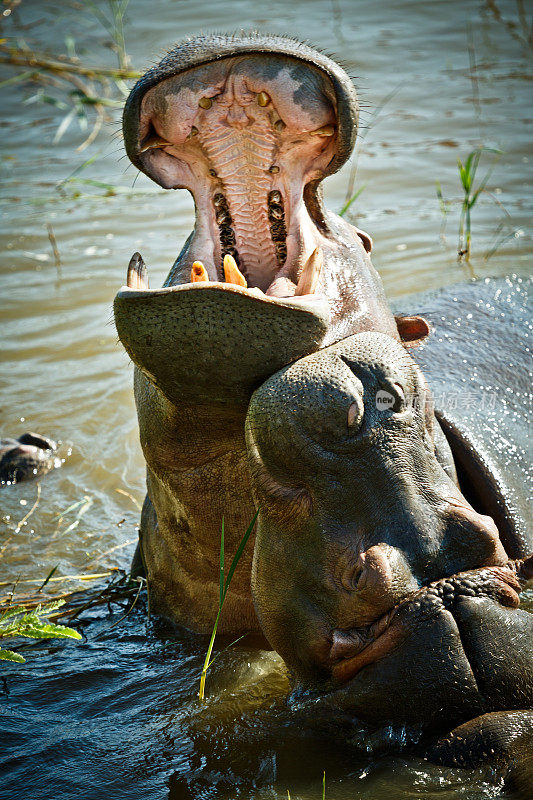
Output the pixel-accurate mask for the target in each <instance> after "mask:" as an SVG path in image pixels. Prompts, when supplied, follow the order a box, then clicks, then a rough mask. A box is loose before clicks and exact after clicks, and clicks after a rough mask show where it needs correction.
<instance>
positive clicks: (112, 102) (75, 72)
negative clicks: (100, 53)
mask: <svg viewBox="0 0 533 800" xmlns="http://www.w3.org/2000/svg"><path fill="white" fill-rule="evenodd" d="M128 3H129V0H108V7H109V13H108V14H105V13H104V12H103V11H102V9H101V8H99V7H98V6H97V5H96V4H95V3H93V2H90V0H85V6H86V7H87V8H88V9H89V10H90V11H91V12H92V14H93V15H94V16H95V17H96V18H97V19H98V21H99V22H100V23H101V25H102V26H103V28H104V29H105V30H106V31H107V33H108V34H109V35H110V36H111V38H112V45H111V47H112V49H113V50H114V51H115V53H116V55H117V60H118V66H117V67H115V68H112V67H98V66H95V65H94V66H93V65H84V64H82V63H81V62H80V59H79V58H78V56H77V55H76V40H75V38H74V37H72V36H67V37H66V38H65V46H66V49H67V53H66V54H64V55H59V56H55V55H54V56H51V55H49V54H48V53H43V52H39V51H37V50H35V49H32V48H30V47H28V45H27V44H26V43H25V42H24V41H23V40H20V39H19V38H4V39H2V40H0V64H8V65H10V66H13V67H22V68H24V72H22V73H20V74H19V75H15V76H13V77H12V78H8V79H7V80H5V81H3V82H2V83H0V88H3V87H5V86H7V85H10V84H13V83H18V82H23V81H31V82H33V83H35V84H37V85H38V87H39V88H38V90H37V92H36V93H35V94H33V95H31V96H30V97H28V98H26V100H24V103H25V104H26V105H28V104H31V103H45V104H48V105H51V106H54V107H55V108H57V109H58V110H59V111H66V114H65V115H64V116H63V118H62V119H61V122H60V123H59V125H58V128H57V130H56V133H55V136H54V140H53V141H54V144H58V143H59V142H60V141H61V139H62V138H63V136H64V134H65V133H66V131H67V130H68V128H69V127H70V125H71V124H72V122H74V121H77V123H78V125H79V127H80V130H81V131H82V132H83V133H84V134H85V133H87V135H86V137H85V139H84V140H83V141H82V143H81V144H80V145H79V146H78V147H77V148H76V150H77V152H82V151H83V150H85V149H86V148H87V147H88V146H89V145H90V144H92V143H93V142H94V141H95V139H96V137H97V136H98V134H99V132H100V130H101V128H102V125H103V123H104V122H105V121H108V120H109V118H108V117H107V116H106V113H105V109H106V108H117V109H118V108H121V107H122V105H123V103H124V98H125V97H127V95H128V93H129V89H128V87H127V86H126V84H125V80H128V79H131V78H138V77H140V73H139V72H136V71H134V70H132V69H131V68H130V59H129V57H128V55H127V53H126V46H125V40H124V15H125V13H126V9H127V6H128ZM51 92H52V93H51ZM90 121H91V125H90V126H89V122H90Z"/></svg>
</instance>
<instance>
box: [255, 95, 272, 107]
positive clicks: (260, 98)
mask: <svg viewBox="0 0 533 800" xmlns="http://www.w3.org/2000/svg"><path fill="white" fill-rule="evenodd" d="M269 103H270V96H269V95H268V94H267V93H266V92H259V94H258V95H257V105H258V106H261V107H262V108H264V107H265V106H267V105H268V104H269Z"/></svg>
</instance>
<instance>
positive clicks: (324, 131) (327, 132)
mask: <svg viewBox="0 0 533 800" xmlns="http://www.w3.org/2000/svg"><path fill="white" fill-rule="evenodd" d="M334 133H335V126H334V125H324V126H323V127H322V128H317V129H316V131H309V136H333V134H334Z"/></svg>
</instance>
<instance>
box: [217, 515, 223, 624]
mask: <svg viewBox="0 0 533 800" xmlns="http://www.w3.org/2000/svg"><path fill="white" fill-rule="evenodd" d="M223 602H224V517H222V530H221V532H220V594H219V600H218V607H219V608H222V603H223Z"/></svg>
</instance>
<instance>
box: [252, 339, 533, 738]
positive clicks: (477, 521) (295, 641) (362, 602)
mask: <svg viewBox="0 0 533 800" xmlns="http://www.w3.org/2000/svg"><path fill="white" fill-rule="evenodd" d="M435 425H436V422H435V418H434V415H433V410H432V405H431V396H430V394H429V390H428V388H427V385H426V383H425V379H424V377H423V375H422V373H421V372H420V369H419V368H418V367H417V365H416V364H415V362H414V361H413V359H412V358H411V357H410V356H409V354H408V353H407V352H406V351H405V349H404V348H403V347H402V346H401V345H400V344H399V343H398V342H395V341H393V340H392V339H390V338H388V337H387V336H384V335H382V334H379V333H361V334H358V335H356V336H352V337H349V338H348V339H346V340H344V341H342V342H339V343H337V344H335V345H332V346H330V347H328V348H325V349H323V350H321V351H320V352H318V353H315V354H313V355H311V356H308V357H306V358H304V359H302V360H301V361H299V362H297V363H296V364H293V365H291V366H290V367H287V368H285V369H284V370H282V371H281V372H280V373H278V374H277V375H275V376H273V377H272V378H270V379H269V380H268V381H267V382H266V383H265V384H264V385H263V386H261V387H260V388H259V389H258V390H257V391H256V392H255V393H254V395H253V397H252V401H251V404H250V408H249V412H248V417H247V423H246V428H247V432H246V435H247V446H248V452H249V463H250V470H251V475H252V486H253V489H254V496H255V499H256V503H257V505H258V506H260V516H259V521H258V529H257V538H256V545H255V554H254V566H253V577H252V591H253V596H254V602H255V606H256V611H257V614H258V617H259V620H260V623H261V627H262V628H263V630H264V632H265V634H266V636H267V638H268V639H269V641H270V643H271V645H272V646H273V647H274V648H275V649H276V650H277V651H278V652H279V653H280V655H281V656H282V657H283V658H284V659H285V661H286V663H287V664H288V666H289V668H290V669H291V671H292V673H293V675H294V678H295V681H296V683H297V684H298V685H299V686H303V687H306V688H310V689H316V690H328V691H329V692H333V694H334V695H335V698H336V700H335V702H341V701H342V703H343V704H345V705H348V707H349V708H350V709H351V710H352V711H354V712H355V713H356V714H357V715H358V716H359V717H360V718H362V719H363V720H367V721H369V722H376V723H379V722H382V723H384V722H386V721H391V722H399V723H400V722H402V723H403V722H409V721H412V722H415V721H417V722H418V721H420V720H422V721H428V720H434V719H436V718H438V716H439V714H441V715H442V714H443V713H446V714H449V715H450V716H452V717H453V715H454V714H455V715H456V716H457V715H458V716H459V717H460V716H461V714H462V713H463V712H464V711H465V710H466V709H468V708H470V711H474V712H478V711H479V708H482V707H483V703H484V702H485V700H484V697H483V687H481V688H480V687H479V685H478V684H477V683H476V678H477V679H478V681H479V680H480V678H479V675H480V670H482V669H485V671H486V672H487V674H488V673H489V672H490V664H489V663H488V661H487V658H490V653H491V647H492V638H491V637H497V635H498V630H499V629H501V630H503V631H504V632H505V631H507V638H506V639H505V643H504V644H502V647H509V646H510V639H512V636H511V634H510V631H511V630H512V628H511V627H510V622H509V614H510V613H511V612H509V611H508V608H507V607H505V606H512V605H516V604H517V596H516V588H517V583H516V576H515V575H514V573H512V570H511V571H510V572H509V569H510V568H508V567H505V566H504V565H505V564H506V562H507V556H506V553H505V551H504V549H503V547H502V545H501V543H500V540H499V536H498V530H497V528H496V526H495V524H494V522H493V520H492V519H491V518H490V517H487V516H484V515H482V514H480V513H478V512H477V511H475V510H474V508H472V506H471V505H470V504H469V503H468V502H467V500H466V499H465V497H464V496H463V495H462V493H461V491H460V489H459V488H458V486H457V485H456V484H455V483H454V482H453V481H452V479H451V478H450V477H449V476H448V474H447V473H446V472H445V471H444V469H443V467H442V466H441V464H440V463H439V461H438V459H437V458H436V455H435V438H434V427H435ZM484 567H485V568H488V573H486V574H485V573H483V574H484V576H485V577H481V578H480V577H479V575H478V572H477V570H479V569H480V568H484ZM491 570H492V571H491ZM506 570H507V571H506ZM482 572H483V570H482ZM457 573H463V574H462V576H461V575H460V576H458V577H457ZM452 576H456V577H452ZM435 581H436V583H434V582H435ZM487 587H489V588H487ZM476 595H477V596H476ZM495 598H497V599H495ZM498 598H499V599H498ZM500 600H501V602H500ZM480 603H482V604H485V605H487V606H488V607H489V608H488V611H487V614H486V615H485V616H486V619H487V623H486V628H485V630H484V633H482V634H481V635H480V634H479V631H478V630H477V629H476V620H477V621H478V622H479V619H480V617H481V615H482V614H483V613H484V611H485V607H484V606H480ZM489 611H490V614H489ZM512 613H513V614H517V613H520V614H522V612H515V611H513V612H512ZM525 617H528V615H527V614H526V615H525ZM513 619H514V618H513ZM524 626H525V627H524V630H525V631H529V633H528V635H530V633H531V629H530V627H529V628H528V627H527V621H526V622H524ZM489 633H490V635H489ZM523 635H525V634H523ZM504 638H505V637H504ZM481 640H482V641H481ZM483 647H484V648H485V651H484V655H482V651H483ZM502 652H504V651H502ZM476 660H477V662H480V663H481V666H480V664H479V663H474V662H476ZM518 660H519V659H518ZM515 668H516V667H515V665H513V664H512V663H509V664H508V670H512V669H515ZM528 674H529V676H531V674H532V673H531V665H530V668H529V673H528ZM507 679H509V674H507V673H506V674H504V675H503V676H502V675H499V677H498V681H499V684H498V685H499V686H500V688H501V685H506V684H505V681H506V680H507ZM487 680H488V679H487ZM494 680H496V678H494ZM530 683H531V681H530ZM519 684H520V681H518V683H517V682H516V681H514V683H513V685H519ZM522 685H523V684H522ZM529 691H531V686H529ZM515 701H516V698H515ZM443 705H446V708H447V711H446V712H442V708H443ZM511 707H515V706H511ZM466 713H467V714H468V711H466Z"/></svg>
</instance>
